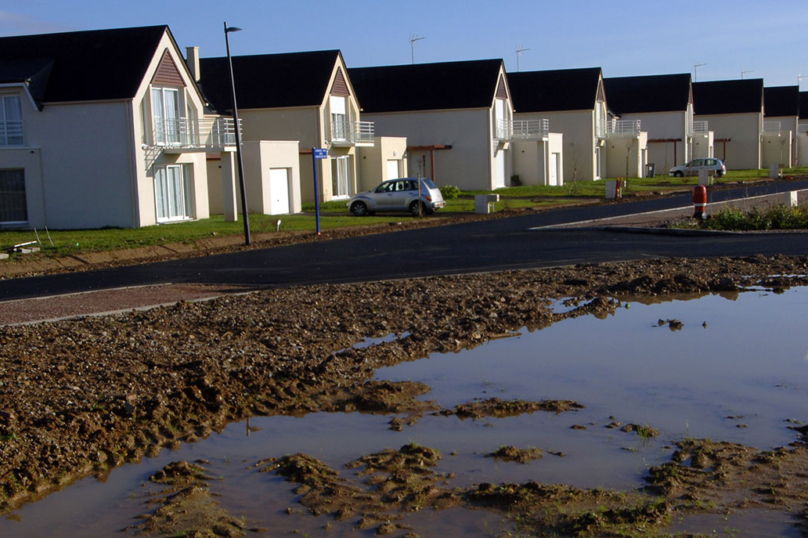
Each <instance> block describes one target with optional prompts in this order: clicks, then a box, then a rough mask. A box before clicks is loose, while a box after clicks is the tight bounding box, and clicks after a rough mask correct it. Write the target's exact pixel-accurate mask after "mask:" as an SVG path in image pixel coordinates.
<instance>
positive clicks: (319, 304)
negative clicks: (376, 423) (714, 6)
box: [0, 256, 808, 533]
mask: <svg viewBox="0 0 808 538" xmlns="http://www.w3.org/2000/svg"><path fill="white" fill-rule="evenodd" d="M807 274H808V257H782V256H778V257H764V256H754V257H749V258H744V259H727V258H718V259H700V260H685V259H669V260H652V261H641V262H632V263H617V264H599V265H584V266H576V267H569V268H560V269H551V270H535V271H519V272H505V273H498V274H486V275H464V276H457V277H435V278H425V279H418V280H410V281H395V282H377V283H372V284H361V285H321V286H311V287H302V288H294V289H281V290H269V291H262V292H256V293H252V294H248V295H243V296H237V297H223V298H220V299H216V300H212V301H207V302H204V303H186V302H180V303H177V304H175V305H172V306H168V307H159V308H154V309H152V310H148V311H141V312H130V313H123V314H116V315H112V316H107V317H97V318H83V319H74V320H65V321H59V322H48V323H42V324H37V325H26V326H8V327H3V328H0V509H2V510H3V511H8V510H10V509H12V508H13V507H14V506H15V505H17V504H18V503H20V502H25V501H30V500H33V499H35V498H37V497H38V496H42V495H45V494H47V492H49V491H51V490H53V489H54V488H59V487H62V486H64V485H67V484H69V483H71V481H73V480H75V479H77V478H79V477H83V476H87V475H91V474H96V473H104V472H106V471H108V470H109V469H110V468H112V467H115V466H117V465H121V464H122V463H124V462H127V461H138V460H139V459H140V458H141V457H142V456H144V455H147V454H154V453H156V452H157V451H159V450H160V449H161V448H163V447H171V446H178V445H179V444H180V443H191V442H195V441H197V440H199V439H200V438H204V437H206V436H207V435H209V434H210V433H211V432H212V431H218V430H220V429H221V428H223V427H224V425H226V424H227V422H228V421H231V420H235V419H239V418H243V417H247V416H251V415H256V414H258V415H267V414H303V413H308V412H313V411H318V410H324V409H325V410H353V409H356V410H366V411H369V412H379V413H398V414H400V415H401V416H402V423H406V421H407V420H410V419H411V418H410V417H415V419H417V416H418V415H419V414H423V413H426V412H439V411H438V410H437V409H436V408H435V407H434V406H431V405H429V404H428V403H427V404H424V403H423V402H421V403H419V404H418V406H416V407H414V408H413V407H412V404H411V402H412V401H413V400H414V397H415V396H417V395H419V394H422V393H423V390H424V389H423V387H418V386H417V385H416V384H409V385H408V384H403V385H397V384H389V383H388V384H384V383H379V382H374V383H367V381H368V380H369V379H371V378H372V377H373V373H374V369H376V368H378V367H380V366H386V365H392V364H395V363H398V362H401V361H408V360H414V359H418V358H422V357H424V356H426V355H427V354H429V353H433V352H450V351H455V350H457V349H460V348H464V347H473V346H476V345H480V344H482V343H484V342H486V341H487V340H488V339H490V338H495V337H501V336H503V335H508V334H511V333H512V332H513V331H517V330H520V329H524V328H527V330H532V329H535V328H538V327H544V326H547V325H550V324H552V323H554V322H556V321H559V320H562V319H566V318H570V317H577V316H582V315H590V314H591V315H596V316H605V315H608V314H609V313H611V312H613V311H614V309H616V308H618V307H620V306H621V302H620V301H621V300H620V297H621V296H623V295H624V294H631V295H637V294H639V295H646V296H653V295H665V294H669V293H679V292H692V293H709V292H718V291H721V292H727V291H737V292H742V291H743V290H744V289H747V288H749V287H764V288H767V289H771V290H774V291H780V290H783V289H785V288H787V287H789V286H794V285H806V284H808V277H806V275H807ZM562 298H567V299H568V301H567V304H568V305H569V307H570V308H569V309H565V312H563V313H559V312H555V311H554V310H553V309H552V304H553V301H554V300H557V299H562ZM390 335H397V338H393V339H389V338H388V339H385V341H384V342H381V343H378V344H376V345H370V346H367V347H361V346H357V347H354V346H355V344H357V343H359V342H361V341H363V340H364V339H365V338H367V337H383V336H390ZM486 403H487V404H492V403H493V404H496V402H489V401H486ZM573 404H574V402H566V403H564V404H563V405H565V406H567V407H564V408H559V407H554V406H561V405H562V402H554V403H551V404H546V403H545V404H544V405H545V407H541V406H538V407H536V408H526V409H521V408H520V409H514V410H513V411H515V412H532V411H548V410H549V411H553V412H556V411H566V410H567V409H574V405H573ZM507 405H514V404H506V406H505V407H504V409H505V411H506V412H507ZM519 405H522V404H519ZM548 405H549V407H547V406H548ZM575 405H577V404H575ZM419 406H421V407H419ZM497 408H498V407H497V405H493V408H491V409H488V410H484V411H480V412H481V413H482V414H492V415H494V416H497V412H498V411H496V409H497ZM469 409H473V407H469V408H463V410H464V411H467V410H469ZM499 409H503V406H502V405H499ZM458 410H460V408H459V409H456V410H454V412H457V411H458ZM468 416H473V413H472V414H470V415H468ZM391 426H395V424H391ZM398 426H399V427H401V426H402V424H399V425H398ZM798 433H799V432H797V433H795V437H797V435H798ZM413 450H414V448H413ZM721 450H723V448H722V447H716V446H713V445H707V444H704V445H701V446H682V447H681V448H680V452H681V455H682V462H688V463H676V465H677V467H672V468H671V469H668V470H664V469H663V470H661V471H659V475H658V476H657V477H656V478H655V479H654V484H653V485H654V486H655V487H657V488H658V489H659V491H661V492H663V493H664V492H677V491H678V492H680V493H679V495H680V496H681V495H682V494H683V493H681V491H685V493H687V488H693V487H697V484H696V485H694V483H693V481H695V480H697V478H693V475H695V476H697V477H698V476H700V475H699V474H698V472H696V471H699V470H703V469H707V471H705V472H713V471H712V470H711V469H713V468H715V466H714V465H713V466H709V465H708V466H706V467H699V466H698V465H695V466H694V465H693V464H692V463H690V462H693V461H696V462H697V461H701V460H702V459H704V458H707V460H706V461H712V460H711V458H715V457H720V455H721V454H723V452H721ZM730 453H731V451H730ZM715 454H719V456H715ZM422 456H423V458H426V459H429V458H432V455H430V454H423V455H422ZM731 457H733V458H735V456H731ZM738 457H740V458H741V459H740V460H739V462H740V463H739V465H746V466H747V467H749V466H753V465H757V466H762V465H763V464H764V463H766V465H769V466H770V467H772V466H775V465H779V466H781V467H784V468H785V467H787V468H788V469H789V472H792V473H794V476H804V473H805V450H804V449H803V448H800V449H794V451H793V454H792V453H789V454H785V455H778V454H774V455H772V456H758V455H755V454H741V455H740V456H738ZM694 458H695V459H694ZM761 458H770V461H769V462H768V463H767V462H761V460H760V459H761ZM735 459H737V458H735ZM371 463H372V462H370V461H368V462H362V465H365V466H368V467H367V468H368V469H369V468H370V467H369V466H370V465H371ZM309 464H311V465H314V464H313V463H311V462H309V463H307V465H309ZM288 465H295V463H294V462H283V465H281V466H276V467H274V469H275V470H279V469H281V468H282V467H283V468H286V467H288ZM374 465H375V464H374ZM683 465H684V466H686V467H687V469H686V470H684V471H683V470H682V469H681V468H680V467H682V466H683ZM691 468H692V469H693V471H692V472H691V471H690V469H691ZM775 470H776V468H775ZM723 471H724V470H723V469H722V472H723ZM726 472H728V473H732V472H734V471H733V470H732V469H730V470H729V471H726ZM739 472H740V471H739ZM772 473H774V471H772ZM798 473H803V474H802V475H799V474H798ZM721 476H724V475H721ZM766 476H767V477H769V476H771V477H772V480H771V483H772V484H773V485H772V488H775V489H776V488H778V487H779V486H778V485H777V484H778V482H777V480H776V479H775V478H774V476H775V475H774V474H771V475H769V474H767V475H766ZM671 477H672V478H671ZM437 479H438V477H434V476H431V477H429V479H428V481H427V482H428V483H426V482H425V483H423V484H421V487H422V488H426V490H425V492H426V493H425V494H426V495H427V496H428V497H429V498H430V499H431V498H432V497H433V496H435V495H439V494H442V493H441V492H440V491H437V489H436V488H437V486H436V485H435V484H437V482H434V483H433V480H437ZM674 479H675V480H674ZM803 480H804V479H803ZM702 482H703V483H705V484H710V487H711V488H717V487H718V486H717V485H716V484H719V482H716V481H715V480H713V479H709V477H708V479H705V480H702ZM510 487H511V491H512V492H521V493H520V495H522V494H523V495H524V496H525V499H527V498H531V499H532V498H534V497H533V496H536V495H538V496H539V497H541V496H542V495H545V496H546V495H548V493H547V491H544V490H545V489H546V488H548V487H550V486H545V485H535V484H534V485H531V484H527V485H521V486H515V485H512V486H510ZM558 487H561V486H558ZM744 487H746V486H744ZM784 487H785V486H784ZM537 488H538V489H537ZM683 488H684V489H683ZM197 489H200V488H199V487H197ZM202 489H204V488H202ZM806 489H808V488H803V490H806ZM476 491H477V493H475V494H474V495H472V494H471V493H470V492H467V493H466V495H467V496H468V497H467V498H468V499H469V502H471V501H473V502H475V503H478V504H491V505H494V504H502V503H503V502H505V501H504V500H503V498H502V495H503V492H504V491H508V490H507V488H506V489H502V487H501V486H491V485H488V486H483V485H481V486H480V487H479V488H478V490H476ZM565 491H566V493H564V495H567V494H569V495H573V496H574V495H578V493H575V492H574V491H573V490H572V489H569V491H567V490H565ZM515 494H516V493H514V495H515ZM559 494H560V493H559ZM666 494H667V493H666ZM586 495H596V493H591V492H589V493H587V494H586ZM690 495H691V496H694V495H695V494H693V493H692V491H690ZM705 495H706V494H705ZM761 495H762V494H761ZM717 496H718V495H717V494H716V495H713V494H710V495H709V498H710V499H711V500H712V499H714V498H715V497H717ZM194 498H199V497H198V496H197V495H196V494H194ZM581 498H583V497H581ZM586 498H589V497H586ZM775 498H776V499H777V502H785V501H788V509H789V510H797V509H798V508H799V509H801V510H804V509H805V506H806V504H805V503H808V499H806V498H805V494H804V493H800V492H799V491H797V492H793V491H791V490H789V491H788V495H786V494H785V493H781V492H779V491H778V493H777V495H776V496H775ZM520 499H521V500H520ZM511 501H513V502H514V503H517V502H522V501H524V499H522V498H521V497H520V498H518V499H511ZM200 502H202V503H205V502H207V501H206V500H204V499H203V500H202V501H200ZM452 502H454V500H453V501H452ZM525 502H527V501H525ZM621 502H623V501H621ZM632 502H634V501H632ZM637 502H638V503H639V504H636V505H635V508H636V507H640V508H641V510H640V509H638V510H640V512H641V514H640V515H637V514H635V515H633V516H631V517H635V516H636V517H637V518H639V519H638V521H640V520H641V521H644V522H646V523H648V522H658V521H660V520H661V517H662V515H664V514H668V513H669V511H670V510H671V509H672V508H671V506H674V507H675V506H678V505H679V504H686V503H679V504H670V503H669V502H668V501H666V502H665V503H664V504H663V505H659V504H654V503H650V502H648V501H646V500H645V499H640V500H639V501H637ZM713 502H715V501H713ZM800 502H802V503H803V504H802V505H801V506H800V505H799V503H800ZM615 506H616V508H615V510H618V508H617V505H615ZM621 514H622V513H621V512H619V511H617V512H615V513H614V514H611V515H609V514H603V513H596V514H594V515H592V516H591V518H592V517H593V518H595V520H592V521H590V520H587V519H586V518H585V519H584V520H575V521H568V520H567V519H564V518H561V519H559V520H557V521H555V523H553V524H554V525H558V526H557V527H554V528H556V529H567V528H572V527H570V525H573V526H577V527H575V528H596V526H595V527H593V525H596V524H601V523H603V521H605V519H604V518H606V519H608V518H612V519H614V520H615V521H623V519H625V518H629V516H628V515H625V514H623V515H621ZM624 515H625V518H624V517H623V516H624ZM559 517H560V516H559ZM591 518H590V519H591ZM621 518H623V519H621ZM375 523H376V522H375V521H374V524H375ZM649 524H650V523H649ZM654 524H656V523H654ZM233 525H234V527H235V523H234V524H233ZM232 530H233V532H235V533H238V532H241V530H242V529H241V527H239V528H233V529H232ZM401 530H402V531H403V529H401ZM565 532H566V531H565Z"/></svg>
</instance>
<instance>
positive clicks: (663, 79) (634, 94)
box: [603, 73, 691, 114]
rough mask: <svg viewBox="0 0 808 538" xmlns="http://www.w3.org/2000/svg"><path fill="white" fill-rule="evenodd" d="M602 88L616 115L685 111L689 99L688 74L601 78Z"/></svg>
mask: <svg viewBox="0 0 808 538" xmlns="http://www.w3.org/2000/svg"><path fill="white" fill-rule="evenodd" d="M603 85H604V86H605V89H606V95H608V96H609V108H610V109H612V110H614V111H615V112H616V113H617V114H638V113H643V112H680V111H681V112H685V111H687V105H688V103H689V102H690V99H691V93H690V73H685V74H676V75H650V76H639V77H612V78H604V79H603Z"/></svg>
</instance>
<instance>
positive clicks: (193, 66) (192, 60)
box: [185, 47, 201, 82]
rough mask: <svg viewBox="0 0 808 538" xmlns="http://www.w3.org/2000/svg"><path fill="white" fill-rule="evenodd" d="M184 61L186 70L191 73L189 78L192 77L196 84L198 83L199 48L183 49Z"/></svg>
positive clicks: (199, 74)
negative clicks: (186, 66) (186, 65)
mask: <svg viewBox="0 0 808 538" xmlns="http://www.w3.org/2000/svg"><path fill="white" fill-rule="evenodd" d="M185 53H186V60H185V63H186V64H188V69H189V70H190V71H191V76H192V77H194V80H195V81H196V82H199V79H200V76H201V73H200V72H199V47H185Z"/></svg>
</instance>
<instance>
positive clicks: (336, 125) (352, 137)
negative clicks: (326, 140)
mask: <svg viewBox="0 0 808 538" xmlns="http://www.w3.org/2000/svg"><path fill="white" fill-rule="evenodd" d="M375 131H376V124H375V123H373V122H372V121H353V122H351V121H347V120H344V119H340V120H333V121H332V122H331V144H332V145H335V146H363V147H364V146H368V147H370V146H373V144H374V143H375Z"/></svg>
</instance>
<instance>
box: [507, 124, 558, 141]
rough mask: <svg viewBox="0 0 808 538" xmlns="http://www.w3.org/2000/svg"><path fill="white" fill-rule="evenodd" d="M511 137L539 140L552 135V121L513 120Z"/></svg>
mask: <svg viewBox="0 0 808 538" xmlns="http://www.w3.org/2000/svg"><path fill="white" fill-rule="evenodd" d="M511 123H512V126H511V128H510V132H511V137H512V138H519V139H523V140H539V139H542V138H547V135H548V134H550V120H548V119H540V120H513V122H511Z"/></svg>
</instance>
